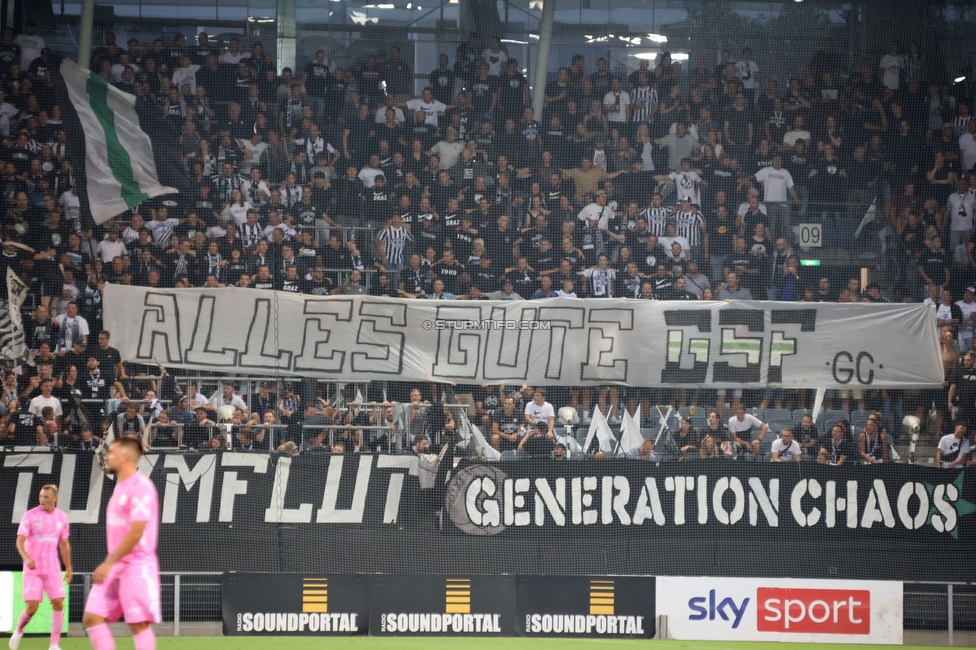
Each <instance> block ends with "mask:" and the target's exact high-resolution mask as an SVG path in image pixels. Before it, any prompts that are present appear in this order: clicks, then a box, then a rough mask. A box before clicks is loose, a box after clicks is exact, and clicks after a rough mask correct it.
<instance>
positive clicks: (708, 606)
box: [688, 589, 749, 630]
mask: <svg viewBox="0 0 976 650" xmlns="http://www.w3.org/2000/svg"><path fill="white" fill-rule="evenodd" d="M716 600H717V597H716V595H715V590H714V589H712V590H710V591H709V592H708V597H707V598H706V597H705V596H696V597H695V598H692V599H691V600H689V601H688V607H689V609H691V611H692V614H691V615H690V616H688V620H690V621H703V620H705V619H706V618H707V619H708V620H710V621H714V620H715V615H716V614H717V615H718V616H719V617H720V618H721V619H722V620H723V621H729V620H731V621H732V629H733V630H735V629H737V628H738V627H739V623H741V622H742V615H743V614H745V613H746V608H748V607H749V599H748V598H744V599H743V600H742V603H741V604H736V602H735V601H734V600H732V598H724V599H722V600H721V601H720V602H718V603H716ZM730 615H731V618H730Z"/></svg>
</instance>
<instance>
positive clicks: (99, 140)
mask: <svg viewBox="0 0 976 650" xmlns="http://www.w3.org/2000/svg"><path fill="white" fill-rule="evenodd" d="M59 70H60V75H59V78H57V79H56V84H55V90H56V94H57V95H58V105H59V106H61V108H62V120H63V121H64V123H65V126H66V131H67V132H68V134H69V142H68V148H69V154H73V155H75V156H77V158H79V159H80V158H82V155H83V157H84V164H83V165H77V166H76V167H75V176H76V186H77V189H78V190H79V191H78V198H79V202H80V213H81V217H82V220H83V224H82V225H83V227H90V225H89V224H88V223H87V222H88V220H89V219H91V220H92V221H94V223H95V224H99V225H100V224H103V223H105V222H106V221H108V220H109V219H111V218H113V217H116V216H118V215H120V214H122V213H123V212H125V211H126V210H129V209H131V208H133V207H134V206H136V205H139V204H140V203H143V202H145V201H148V200H149V199H151V198H154V197H157V196H160V195H163V194H173V193H176V192H178V190H177V189H176V188H174V187H167V186H164V185H163V184H162V183H160V174H159V173H157V172H162V173H163V174H164V175H165V176H167V178H168V179H172V181H173V183H174V184H177V182H178V179H179V178H180V177H181V175H182V164H181V163H180V162H179V161H178V155H177V160H171V158H172V155H171V154H173V152H174V151H175V150H176V149H178V148H177V147H168V148H167V147H160V151H154V150H153V142H154V141H156V142H165V141H167V140H166V139H165V138H163V137H160V136H161V135H162V134H161V133H156V131H158V130H159V129H161V128H165V125H162V124H159V123H158V121H156V122H153V123H150V116H149V115H148V114H147V113H146V112H145V111H143V112H139V111H138V109H137V106H136V98H135V96H134V95H130V94H128V93H125V92H122V91H121V90H119V89H118V88H116V87H114V86H111V85H109V84H108V82H106V81H105V79H104V78H102V77H100V76H99V75H97V74H92V72H91V71H90V70H86V69H85V68H82V67H81V66H79V65H78V64H77V63H75V62H74V61H70V60H68V59H64V60H62V61H61V65H60V68H59ZM147 131H153V132H154V133H153V137H152V138H150V135H149V134H148V133H147ZM167 156H169V157H167Z"/></svg>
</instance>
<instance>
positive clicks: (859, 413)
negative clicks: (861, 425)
mask: <svg viewBox="0 0 976 650" xmlns="http://www.w3.org/2000/svg"><path fill="white" fill-rule="evenodd" d="M871 415H874V411H871V410H861V409H858V410H856V411H851V423H852V424H853V423H854V421H855V420H860V421H861V422H866V421H867V419H868V417H869V416H871Z"/></svg>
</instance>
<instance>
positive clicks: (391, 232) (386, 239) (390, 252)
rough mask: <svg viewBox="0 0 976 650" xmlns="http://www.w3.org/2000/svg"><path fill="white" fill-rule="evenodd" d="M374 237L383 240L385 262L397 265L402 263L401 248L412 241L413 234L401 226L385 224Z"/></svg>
mask: <svg viewBox="0 0 976 650" xmlns="http://www.w3.org/2000/svg"><path fill="white" fill-rule="evenodd" d="M376 239H377V240H379V241H381V242H383V254H384V255H386V263H387V264H392V265H398V264H403V248H404V246H405V245H406V243H407V242H409V241H413V235H411V234H410V231H409V230H407V229H406V228H404V227H403V226H400V227H399V228H394V227H393V226H387V227H386V228H384V229H383V230H381V231H380V234H378V235H377V236H376Z"/></svg>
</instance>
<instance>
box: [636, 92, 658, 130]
mask: <svg viewBox="0 0 976 650" xmlns="http://www.w3.org/2000/svg"><path fill="white" fill-rule="evenodd" d="M656 103H657V91H656V90H654V88H652V87H651V86H648V87H647V88H634V90H633V92H631V93H630V118H631V121H632V122H647V121H649V120H650V118H651V114H652V113H653V111H654V105H655V104H656Z"/></svg>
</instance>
